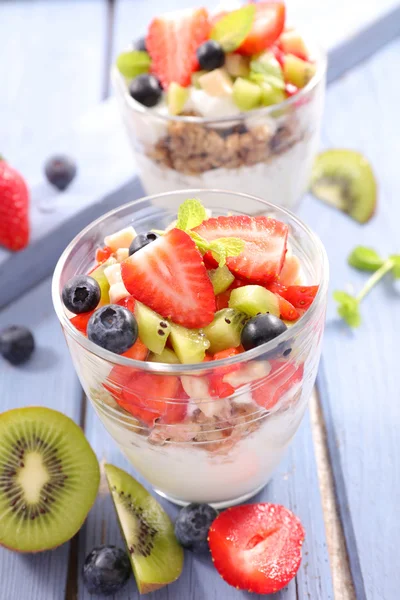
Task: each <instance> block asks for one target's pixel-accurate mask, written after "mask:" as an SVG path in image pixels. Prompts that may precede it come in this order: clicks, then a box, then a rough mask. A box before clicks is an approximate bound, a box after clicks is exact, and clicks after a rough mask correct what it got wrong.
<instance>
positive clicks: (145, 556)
mask: <svg viewBox="0 0 400 600" xmlns="http://www.w3.org/2000/svg"><path fill="white" fill-rule="evenodd" d="M105 472H106V476H107V481H108V485H109V488H110V492H111V495H112V499H113V502H114V506H115V509H116V511H117V516H118V521H119V524H120V527H121V532H122V535H123V537H124V539H125V543H126V547H127V549H128V553H129V557H130V561H131V565H132V569H133V573H134V575H135V579H136V583H137V586H138V589H139V592H140V593H141V594H146V593H148V592H152V591H154V590H157V589H159V588H161V587H163V586H164V585H167V584H169V583H171V582H172V581H175V580H176V579H177V578H178V577H179V575H180V574H181V572H182V568H183V550H182V548H181V546H180V545H179V544H178V542H177V540H176V537H175V533H174V527H173V525H172V523H171V520H170V518H169V517H168V515H167V514H166V512H165V511H164V510H163V508H162V507H161V506H160V504H159V503H158V502H157V501H156V500H155V498H153V496H151V495H150V494H149V492H148V491H147V490H146V489H145V488H144V487H143V486H142V485H141V484H140V483H139V482H137V481H136V480H135V479H134V478H133V477H131V476H130V475H129V474H128V473H126V472H125V471H122V469H119V468H118V467H115V466H113V465H105Z"/></svg>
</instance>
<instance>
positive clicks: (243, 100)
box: [233, 77, 261, 110]
mask: <svg viewBox="0 0 400 600" xmlns="http://www.w3.org/2000/svg"><path fill="white" fill-rule="evenodd" d="M233 101H234V103H235V104H236V106H237V107H238V108H240V110H252V109H253V108H257V106H259V105H260V102H261V88H260V86H259V85H257V84H256V83H252V82H251V81H248V80H247V79H243V78H242V77H238V78H237V79H236V81H235V83H234V84H233Z"/></svg>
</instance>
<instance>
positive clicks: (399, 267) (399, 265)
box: [389, 254, 400, 279]
mask: <svg viewBox="0 0 400 600" xmlns="http://www.w3.org/2000/svg"><path fill="white" fill-rule="evenodd" d="M389 258H391V260H392V261H393V262H394V265H393V268H392V273H393V277H394V278H395V279H400V254H392V255H391V256H390V257H389Z"/></svg>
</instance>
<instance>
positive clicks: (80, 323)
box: [70, 310, 94, 336]
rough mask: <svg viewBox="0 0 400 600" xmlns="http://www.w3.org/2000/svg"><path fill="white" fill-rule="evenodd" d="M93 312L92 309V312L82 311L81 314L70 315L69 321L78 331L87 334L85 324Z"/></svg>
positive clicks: (86, 324)
mask: <svg viewBox="0 0 400 600" xmlns="http://www.w3.org/2000/svg"><path fill="white" fill-rule="evenodd" d="M93 313H94V310H93V311H92V312H88V313H82V314H81V315H75V317H72V318H71V319H70V321H71V323H72V325H73V326H74V327H76V329H77V330H78V331H80V332H81V333H83V335H86V336H87V326H88V323H89V319H90V317H91V316H92V314H93Z"/></svg>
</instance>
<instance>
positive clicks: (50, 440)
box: [0, 407, 100, 552]
mask: <svg viewBox="0 0 400 600" xmlns="http://www.w3.org/2000/svg"><path fill="white" fill-rule="evenodd" d="M0 440H1V444H0V544H1V545H2V546H6V547H7V548H10V549H11V550H16V551H18V552H41V551H43V550H50V549H52V548H56V547H57V546H60V545H61V544H64V542H67V541H68V540H69V539H71V538H72V537H73V536H74V535H75V534H76V533H77V531H79V529H80V528H81V526H82V524H83V522H84V520H85V519H86V516H87V514H88V512H89V510H90V508H91V506H92V505H93V503H94V501H95V498H96V495H97V492H98V489H99V483H100V471H99V464H98V462H97V458H96V455H95V454H94V452H93V450H92V449H91V447H90V446H89V443H88V441H87V440H86V438H85V436H84V434H83V432H82V430H81V429H80V428H79V427H78V425H76V424H75V423H74V422H73V421H72V420H71V419H70V418H68V417H66V416H65V415H63V414H62V413H60V412H57V411H55V410H51V409H49V408H41V407H28V408H17V409H14V410H9V411H7V412H5V413H3V414H1V415H0Z"/></svg>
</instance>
